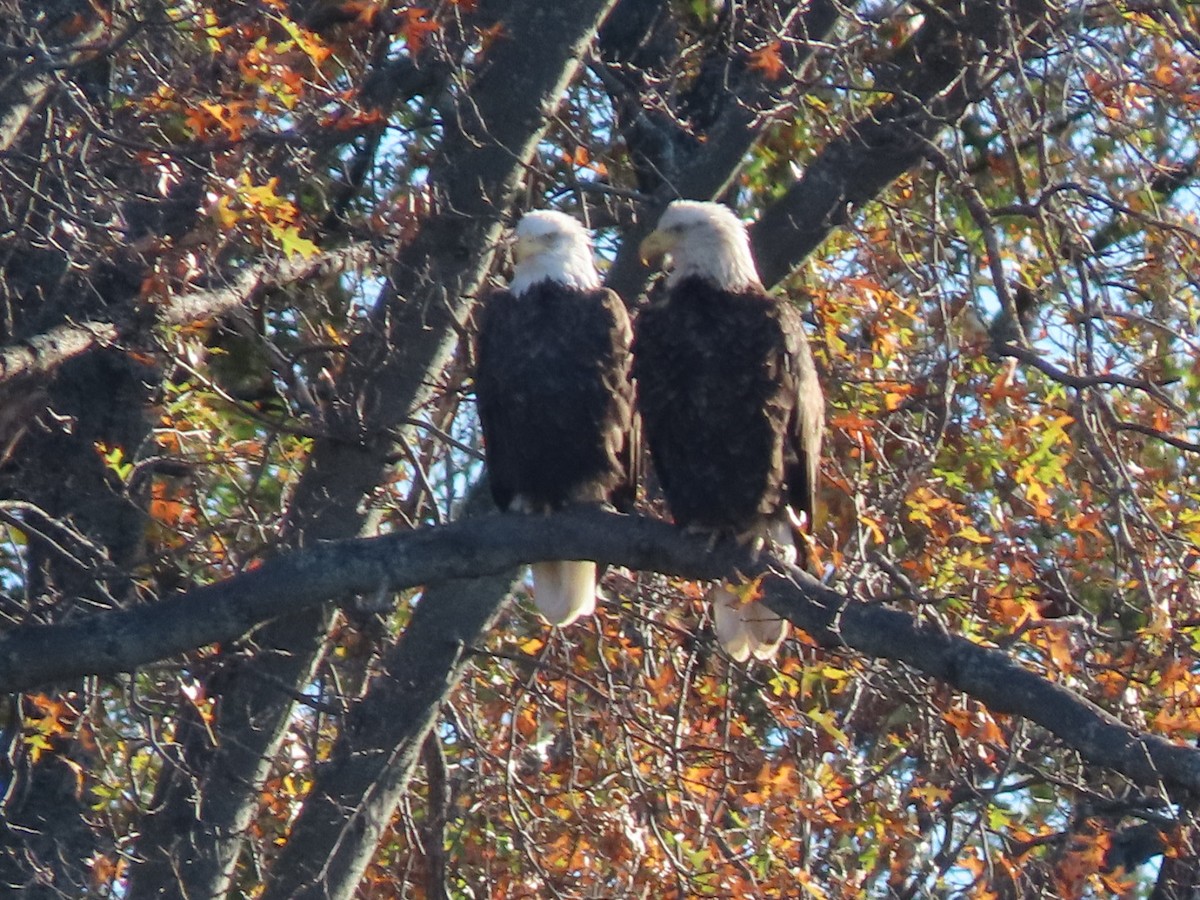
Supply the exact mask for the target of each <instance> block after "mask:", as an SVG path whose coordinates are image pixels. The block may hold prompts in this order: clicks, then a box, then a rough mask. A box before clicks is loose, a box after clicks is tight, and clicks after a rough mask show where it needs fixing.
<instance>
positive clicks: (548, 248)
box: [508, 209, 600, 296]
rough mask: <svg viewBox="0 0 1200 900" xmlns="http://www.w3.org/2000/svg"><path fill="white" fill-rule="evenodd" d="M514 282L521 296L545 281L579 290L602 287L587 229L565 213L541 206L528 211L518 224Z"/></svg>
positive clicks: (513, 286) (514, 286)
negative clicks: (593, 259)
mask: <svg viewBox="0 0 1200 900" xmlns="http://www.w3.org/2000/svg"><path fill="white" fill-rule="evenodd" d="M513 260H514V261H515V267H514V271H513V280H512V284H510V285H509V286H508V289H509V290H510V291H512V292H513V293H514V294H517V295H518V296H519V295H521V294H523V293H525V292H526V291H527V290H529V289H530V288H531V287H533V286H534V285H535V284H538V283H539V282H542V281H556V282H558V283H559V284H565V285H567V286H569V287H573V288H578V289H579V290H585V291H586V290H594V289H595V288H598V287H600V274H599V273H598V272H597V271H596V264H595V263H594V262H592V242H591V239H590V238H589V237H588V233H587V231H585V230H584V227H583V226H582V225H580V224H579V223H578V222H577V221H575V219H573V218H571V217H570V216H568V215H567V214H566V213H560V212H555V211H554V210H552V209H539V210H535V211H534V212H529V213H526V214H525V215H524V216H523V217H522V218H521V221H520V222H519V223H518V224H517V229H516V241H515V242H514V243H513Z"/></svg>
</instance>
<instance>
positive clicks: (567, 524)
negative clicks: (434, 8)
mask: <svg viewBox="0 0 1200 900" xmlns="http://www.w3.org/2000/svg"><path fill="white" fill-rule="evenodd" d="M546 559H595V560H597V561H599V562H601V563H605V564H609V565H624V566H628V567H630V568H634V569H642V570H648V571H658V572H664V573H670V574H675V575H681V576H684V577H687V578H697V579H708V578H717V577H721V576H722V575H725V574H727V573H729V572H732V571H738V572H743V573H745V574H747V575H752V574H755V573H758V572H762V571H764V567H763V564H762V563H761V562H756V561H755V560H753V559H751V558H750V557H749V556H748V555H747V553H746V552H745V551H744V550H742V549H741V548H737V547H731V546H718V547H716V548H715V549H713V550H710V549H709V547H708V545H707V542H706V541H704V540H700V539H697V538H694V537H692V536H689V535H686V534H683V533H681V532H680V531H678V530H677V529H675V528H674V527H672V526H670V525H668V524H666V523H664V522H659V521H654V520H650V519H646V518H642V517H629V516H619V515H616V514H613V513H605V512H599V511H595V510H576V511H571V512H567V513H561V514H558V515H555V516H552V517H539V516H514V515H495V516H488V517H484V518H480V519H469V520H466V521H463V522H457V523H453V524H450V525H444V526H440V527H436V528H425V529H421V530H418V531H414V532H408V533H404V534H398V535H388V536H386V537H378V538H365V539H358V540H348V541H339V542H331V543H327V544H321V545H318V546H316V547H312V548H310V549H307V550H303V551H297V552H295V553H292V554H289V555H286V556H282V557H279V558H277V559H273V560H269V561H267V562H265V563H264V564H263V565H262V566H260V567H259V568H257V569H255V570H253V571H251V572H247V573H245V574H243V575H239V576H236V577H234V578H231V579H229V580H227V581H224V582H221V583H219V584H214V585H210V586H206V587H202V588H197V589H195V590H193V591H189V592H187V593H186V594H183V595H180V596H177V597H174V598H172V599H169V600H164V601H163V602H161V603H159V604H156V605H154V606H148V607H139V608H137V609H133V610H127V611H121V612H111V613H103V614H99V615H96V616H92V617H89V618H87V619H83V620H79V621H76V622H74V623H71V624H67V625H58V626H34V627H27V628H20V629H16V630H14V631H12V632H10V633H9V634H8V635H6V636H4V637H3V638H0V691H4V692H16V691H21V690H26V689H29V688H32V687H36V686H37V685H40V684H44V683H46V682H48V681H52V680H61V679H67V678H71V677H76V676H78V675H83V674H88V673H93V674H111V673H114V672H120V671H128V670H130V669H133V668H135V667H137V666H139V665H144V664H146V663H149V662H153V661H155V660H158V659H162V658H164V657H167V656H170V655H173V654H177V653H183V652H186V651H188V650H190V649H194V648H196V647H200V646H204V645H205V644H209V643H212V642H214V641H223V640H231V639H234V638H236V637H239V636H241V635H242V634H244V633H246V631H248V630H249V629H251V628H253V627H254V626H255V625H256V624H259V623H261V622H263V621H266V620H268V619H271V618H274V617H277V616H283V615H294V614H295V613H296V612H297V611H298V610H301V609H304V608H307V607H311V606H314V605H316V604H320V603H322V602H323V601H325V600H328V599H329V598H332V597H338V596H345V595H346V594H348V593H375V592H376V591H378V590H379V589H380V588H385V589H388V590H401V589H404V588H410V587H415V586H419V585H423V584H429V583H434V582H443V581H447V580H450V579H461V578H467V577H480V576H503V575H504V573H506V572H508V571H509V570H511V569H512V568H513V567H514V566H516V565H518V564H521V563H528V562H537V561H539V560H546ZM763 586H764V590H765V598H764V599H765V602H766V603H767V604H768V605H769V606H770V607H771V608H772V609H774V610H775V611H776V612H778V613H780V614H781V615H785V616H786V617H787V618H788V619H790V620H791V621H792V622H793V623H794V624H795V625H797V626H798V627H800V628H802V629H804V631H805V632H807V633H808V634H809V635H810V636H811V637H812V638H813V639H814V640H816V641H817V642H818V643H820V644H821V645H823V646H827V647H842V648H848V649H851V650H854V651H856V652H859V653H863V654H865V655H867V656H871V657H875V658H880V659H890V660H895V661H898V662H904V663H906V664H908V665H910V666H912V667H913V668H914V669H916V670H917V671H919V672H921V673H922V674H925V675H927V676H930V677H933V678H937V679H939V680H941V681H944V682H946V683H947V684H949V685H951V686H953V687H955V688H958V689H959V690H962V691H964V692H966V693H968V694H970V695H971V696H973V697H975V698H977V699H979V700H980V701H982V702H983V703H985V704H986V705H987V706H988V707H989V708H991V709H992V710H994V711H996V712H1000V713H1007V714H1011V715H1019V716H1023V717H1025V718H1027V719H1029V720H1031V721H1033V722H1036V723H1037V724H1039V725H1041V726H1042V727H1043V728H1045V729H1047V730H1048V731H1050V732H1052V733H1053V734H1055V735H1057V736H1058V737H1059V738H1060V739H1061V740H1062V741H1063V742H1064V743H1065V744H1067V745H1068V746H1070V747H1071V748H1073V749H1075V750H1077V751H1079V752H1080V753H1081V754H1082V755H1083V756H1084V757H1085V758H1086V759H1088V760H1089V761H1090V762H1092V763H1094V764H1097V765H1102V766H1106V767H1109V768H1112V769H1114V770H1116V771H1119V772H1122V773H1123V774H1125V775H1127V776H1128V777H1130V778H1132V779H1133V780H1135V781H1137V782H1139V783H1140V784H1144V785H1149V786H1155V785H1158V784H1160V783H1165V784H1168V785H1176V786H1179V787H1183V788H1186V789H1187V790H1191V791H1200V750H1197V749H1195V748H1190V747H1185V746H1180V745H1176V744H1172V743H1171V742H1169V741H1167V740H1165V739H1163V738H1161V737H1158V736H1155V735H1147V734H1143V733H1140V732H1138V731H1136V730H1135V729H1132V728H1129V727H1128V726H1126V725H1124V724H1123V723H1121V722H1120V721H1119V720H1118V719H1117V718H1116V717H1114V716H1112V715H1110V714H1109V713H1107V712H1105V711H1104V710H1102V709H1100V708H1099V707H1097V706H1095V705H1094V704H1092V703H1091V702H1090V701H1088V700H1085V699H1083V698H1081V697H1079V696H1078V695H1076V694H1074V693H1072V692H1071V691H1069V690H1067V689H1066V688H1063V687H1060V686H1059V685H1056V684H1054V683H1052V682H1050V681H1048V680H1046V679H1045V678H1043V677H1041V676H1039V675H1037V674H1036V673H1034V672H1031V671H1029V670H1028V669H1026V668H1024V667H1022V666H1021V665H1020V664H1019V663H1017V662H1016V661H1015V660H1013V659H1012V658H1011V657H1009V656H1007V655H1006V654H1004V653H1002V652H1000V651H999V650H994V649H990V648H987V647H984V646H981V645H979V644H976V643H973V642H971V641H969V640H967V639H965V638H962V637H958V636H956V635H951V634H947V633H945V632H944V631H942V630H940V629H938V628H936V627H934V626H931V625H925V624H921V623H920V622H918V621H917V620H916V619H915V618H914V617H913V616H912V615H910V614H908V613H905V612H901V611H899V610H894V609H888V608H886V607H882V606H877V605H871V604H867V603H862V602H859V601H857V600H854V599H852V598H850V597H847V596H845V595H842V594H840V593H838V592H837V591H834V590H832V589H830V588H827V587H825V586H824V585H821V584H820V583H818V582H817V581H815V580H814V579H813V578H812V577H810V576H808V575H806V574H805V573H803V572H800V571H799V570H795V569H791V570H789V571H786V572H785V571H781V570H779V569H776V570H773V571H770V572H768V573H767V574H766V577H765V578H764V581H763ZM431 606H432V605H431ZM431 612H437V611H436V610H433V609H431ZM431 649H432V648H431ZM414 687H415V683H414Z"/></svg>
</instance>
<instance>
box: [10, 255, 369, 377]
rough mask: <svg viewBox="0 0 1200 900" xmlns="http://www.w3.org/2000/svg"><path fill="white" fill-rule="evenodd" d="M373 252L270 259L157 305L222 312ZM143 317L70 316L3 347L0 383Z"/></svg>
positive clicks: (109, 339) (173, 320)
mask: <svg viewBox="0 0 1200 900" xmlns="http://www.w3.org/2000/svg"><path fill="white" fill-rule="evenodd" d="M370 252H371V248H370V246H369V245H368V244H364V243H355V244H349V245H347V246H345V247H339V248H338V249H336V250H328V251H325V252H322V253H318V254H315V255H314V256H311V257H307V258H305V257H292V258H289V259H284V260H270V261H268V262H265V263H262V264H260V265H256V266H253V267H251V268H249V269H247V270H246V271H244V272H242V273H241V274H240V275H238V276H237V277H236V278H234V279H233V281H231V282H229V283H228V284H225V285H221V286H219V287H207V288H198V289H196V290H193V291H187V292H185V293H182V294H178V295H176V296H174V297H171V298H170V299H169V300H167V301H166V302H165V303H164V304H162V305H161V306H156V314H157V315H156V318H157V321H158V323H160V324H162V325H182V324H185V323H187V322H195V321H202V320H206V319H211V318H214V317H216V316H221V315H224V314H225V313H228V312H230V311H232V310H234V309H237V308H239V307H242V306H245V305H246V304H247V303H249V302H250V301H251V300H252V299H253V298H254V297H255V296H256V295H257V294H259V293H261V292H263V291H267V290H272V289H274V288H282V287H286V286H287V285H290V284H295V283H296V282H298V281H304V280H306V279H309V278H315V277H317V276H318V275H321V274H328V273H333V272H341V271H345V270H347V269H350V268H352V267H354V266H356V265H359V264H361V263H362V262H363V261H364V260H365V259H366V258H367V257H368V256H369V255H370ZM145 324H146V323H145V320H144V317H143V316H141V315H139V313H138V312H137V311H128V312H127V314H126V315H124V316H120V317H116V318H112V319H94V320H89V321H86V322H68V323H66V324H63V325H58V326H56V327H54V328H51V329H50V330H49V331H46V332H44V333H42V334H39V335H36V336H34V337H31V338H28V339H26V340H22V341H19V342H17V343H13V344H9V345H8V346H6V347H0V385H3V384H5V383H6V382H9V381H12V380H14V379H16V378H20V377H25V376H32V375H39V374H45V373H47V372H50V371H52V370H54V369H55V368H57V367H58V366H59V365H61V364H62V363H64V362H66V361H67V360H68V359H71V358H72V357H75V356H78V355H80V354H81V353H86V352H87V351H89V350H92V349H94V348H95V347H100V346H111V345H113V344H116V343H119V342H120V341H121V340H123V339H126V338H132V337H136V336H140V335H144V334H145V333H146V330H147V329H146V328H145Z"/></svg>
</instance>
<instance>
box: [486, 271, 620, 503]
mask: <svg viewBox="0 0 1200 900" xmlns="http://www.w3.org/2000/svg"><path fill="white" fill-rule="evenodd" d="M630 334H631V333H630V325H629V316H628V314H627V313H626V311H625V306H624V304H622V303H621V299H620V298H619V297H618V296H617V295H616V294H615V293H613V292H612V291H608V290H603V289H597V290H588V291H581V290H578V289H576V288H573V287H569V286H567V285H563V284H560V283H557V282H553V281H542V282H539V283H538V284H535V285H533V286H532V287H530V288H529V289H528V290H526V291H525V292H524V293H523V294H521V295H520V296H517V295H515V294H513V293H511V292H509V291H506V290H499V291H495V292H494V293H492V294H491V295H490V296H489V297H488V298H487V300H486V303H485V306H484V311H483V319H482V322H481V323H480V333H479V359H478V363H479V365H478V370H477V373H476V380H475V385H476V391H477V393H478V400H479V415H480V420H481V422H482V425H483V437H484V442H485V446H486V451H487V462H488V472H489V477H490V480H491V489H492V496H493V497H494V498H495V500H496V505H497V506H499V507H500V508H501V509H504V510H507V509H509V508H510V507H514V506H516V507H520V508H524V509H525V511H527V512H548V511H551V510H555V509H559V508H561V507H563V506H565V505H567V504H570V503H600V502H608V501H611V502H614V503H617V504H618V505H624V503H625V500H626V499H627V498H629V497H631V496H632V485H631V479H630V467H629V456H630V448H629V446H628V443H629V428H630V419H631V416H632V408H633V388H632V385H631V384H630V381H629V368H630V361H631V357H630V352H629V344H630Z"/></svg>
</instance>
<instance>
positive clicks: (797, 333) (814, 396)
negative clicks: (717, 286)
mask: <svg viewBox="0 0 1200 900" xmlns="http://www.w3.org/2000/svg"><path fill="white" fill-rule="evenodd" d="M779 316H780V319H779V324H780V326H781V328H782V330H783V335H784V342H785V353H786V357H787V358H786V363H785V366H786V369H787V373H788V375H787V378H786V379H785V383H784V384H783V385H782V386H781V387H782V388H783V389H784V390H785V391H787V392H788V394H789V395H790V399H791V401H792V402H791V404H790V405H791V412H790V414H789V416H788V421H787V423H786V426H785V432H784V435H783V437H784V441H785V444H786V446H785V451H784V455H785V469H786V471H785V473H784V478H785V481H786V484H787V502H788V503H789V504H790V505H791V506H792V508H793V509H794V510H796V511H797V512H803V513H804V515H805V519H806V520H807V521H806V528H807V530H808V531H812V529H813V525H814V524H815V517H816V511H817V499H816V495H817V479H818V477H819V471H820V464H821V438H822V435H823V432H824V429H825V395H824V394H823V393H822V391H821V382H820V380H819V379H818V378H817V367H816V363H815V362H814V361H813V355H812V350H810V349H809V346H808V339H807V338H806V337H805V336H804V324H803V322H802V320H801V318H800V314H799V312H798V311H797V310H796V308H795V307H793V306H791V305H790V304H788V303H787V302H786V301H780V302H779Z"/></svg>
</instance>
